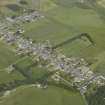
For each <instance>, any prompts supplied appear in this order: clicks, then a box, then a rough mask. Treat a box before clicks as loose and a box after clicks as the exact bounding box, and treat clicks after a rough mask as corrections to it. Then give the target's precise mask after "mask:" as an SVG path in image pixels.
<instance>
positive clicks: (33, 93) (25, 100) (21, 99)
mask: <svg viewBox="0 0 105 105" xmlns="http://www.w3.org/2000/svg"><path fill="white" fill-rule="evenodd" d="M15 97H17V98H15ZM71 100H72V101H71ZM23 104H25V105H34V104H37V105H49V104H50V105H77V104H78V105H84V103H83V101H82V98H81V96H80V94H79V93H75V92H71V91H67V90H64V89H62V88H57V87H54V86H50V87H48V88H47V89H44V90H43V89H37V88H35V87H32V88H30V87H28V86H23V87H20V88H17V90H16V92H14V93H12V94H11V95H10V96H7V97H6V98H5V100H3V101H2V103H1V105H23Z"/></svg>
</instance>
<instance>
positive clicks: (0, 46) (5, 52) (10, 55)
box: [0, 41, 18, 70]
mask: <svg viewBox="0 0 105 105" xmlns="http://www.w3.org/2000/svg"><path fill="white" fill-rule="evenodd" d="M16 60H18V56H16V53H15V52H14V49H13V48H11V47H9V46H8V45H7V44H5V43H3V42H1V41H0V69H1V70H2V69H4V68H6V67H8V66H9V65H10V64H12V63H14V62H15V61H16Z"/></svg>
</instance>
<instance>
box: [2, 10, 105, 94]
mask: <svg viewBox="0 0 105 105" xmlns="http://www.w3.org/2000/svg"><path fill="white" fill-rule="evenodd" d="M41 18H44V16H42V15H40V13H39V12H38V11H33V12H31V13H25V14H23V15H22V16H19V17H15V18H11V17H6V19H5V20H4V21H3V22H5V23H6V24H5V23H3V22H0V40H1V41H4V42H6V43H7V44H9V45H10V46H12V45H14V46H15V47H14V48H15V49H16V53H17V54H18V55H28V56H31V57H33V59H32V61H33V62H39V63H40V62H41V61H43V62H47V64H45V65H42V67H46V68H47V69H48V70H49V71H51V70H52V71H56V73H55V74H54V75H53V76H51V78H52V79H53V80H55V81H57V82H59V81H60V80H61V78H62V77H61V76H60V72H62V73H64V74H66V75H70V77H72V82H69V81H67V80H65V79H64V78H63V79H64V80H65V81H67V82H69V83H70V84H71V86H76V88H77V89H78V90H79V91H81V92H82V93H85V92H86V91H87V86H88V85H89V84H92V83H93V84H94V83H95V84H96V85H97V86H102V85H104V84H105V77H104V76H102V75H100V74H95V73H93V72H92V71H91V70H90V68H89V67H88V63H87V62H86V61H85V60H84V59H83V58H75V57H71V58H68V57H66V56H65V55H63V54H61V53H60V52H59V51H58V50H56V49H53V45H52V44H51V43H50V41H49V40H47V41H45V42H43V43H34V42H33V40H32V39H30V38H29V39H26V38H24V37H23V36H22V34H23V33H24V32H25V30H24V28H20V25H22V24H24V23H27V22H35V21H37V20H38V19H41ZM14 24H18V27H16V29H15V31H11V30H10V28H11V27H14ZM12 70H14V69H13V66H12V64H11V65H10V68H9V69H8V70H7V71H8V73H10V72H12ZM35 86H36V85H35ZM36 87H38V88H39V87H41V85H40V84H37V86H36Z"/></svg>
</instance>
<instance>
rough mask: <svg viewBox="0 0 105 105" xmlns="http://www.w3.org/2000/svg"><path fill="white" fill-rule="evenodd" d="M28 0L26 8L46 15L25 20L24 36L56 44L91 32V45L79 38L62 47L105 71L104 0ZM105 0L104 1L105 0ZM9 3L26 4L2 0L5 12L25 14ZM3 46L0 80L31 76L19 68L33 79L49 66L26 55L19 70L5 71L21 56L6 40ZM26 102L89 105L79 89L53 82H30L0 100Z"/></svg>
mask: <svg viewBox="0 0 105 105" xmlns="http://www.w3.org/2000/svg"><path fill="white" fill-rule="evenodd" d="M26 1H27V2H28V6H24V7H25V8H32V9H36V10H39V11H40V13H42V14H43V15H44V16H45V17H44V18H43V19H40V20H37V21H36V22H35V23H27V24H24V29H25V33H24V37H30V38H32V39H33V40H35V41H36V42H43V41H45V40H50V41H51V43H52V44H53V46H55V45H57V44H59V43H62V42H64V41H66V40H68V39H71V38H72V37H75V36H78V35H79V34H81V33H88V34H89V35H90V36H91V38H92V39H93V41H94V42H95V45H91V43H90V42H89V41H88V40H87V39H77V40H75V41H73V42H72V43H71V42H70V43H68V44H65V45H63V46H61V47H59V48H58V49H59V50H60V51H61V52H62V53H64V54H65V55H67V56H68V57H71V56H74V57H83V58H85V59H86V60H87V61H88V63H89V64H90V68H91V69H92V70H93V71H94V72H98V73H101V74H103V75H105V59H104V58H105V44H104V43H105V13H104V12H105V11H104V8H103V5H101V3H99V4H98V3H97V4H96V3H94V2H87V3H86V4H82V3H79V2H78V1H77V0H40V4H39V1H37V0H30V1H29V0H26ZM102 1H103V2H104V0H102ZM7 4H17V5H19V6H20V7H22V5H20V4H18V3H17V2H16V1H15V0H1V1H0V12H1V14H3V15H6V16H11V15H19V14H21V12H20V10H19V11H18V10H17V11H14V10H12V9H9V8H7V7H6V5H7ZM0 48H1V49H0V70H1V71H0V83H3V82H8V81H12V80H24V79H26V78H28V77H24V76H23V75H21V73H20V72H19V70H22V71H23V72H28V74H30V75H28V76H29V78H30V76H31V77H32V79H39V78H41V77H43V76H44V75H45V74H46V73H47V70H45V68H43V70H42V69H41V68H40V67H37V66H35V67H34V66H33V64H32V62H31V61H30V59H29V58H23V60H21V61H19V62H17V63H16V66H17V68H18V69H17V71H16V72H13V73H12V74H8V73H6V72H4V69H5V68H6V67H8V65H10V64H12V63H15V62H16V61H17V60H18V59H19V57H18V56H16V54H15V52H14V51H13V50H12V48H10V47H9V46H7V45H6V44H5V43H3V42H2V41H0ZM26 76H27V74H26ZM5 77H6V78H5ZM20 95H21V97H20ZM43 96H44V97H43ZM56 97H57V98H56ZM26 100H28V101H26ZM23 104H24V105H34V104H37V105H49V104H50V105H77V104H78V105H85V103H84V101H83V100H82V97H81V95H80V94H79V93H78V92H72V91H68V90H65V89H62V88H58V87H55V86H50V87H48V89H46V90H43V89H36V88H33V87H32V88H30V87H28V86H26V87H25V86H23V87H19V88H17V91H16V92H13V93H11V95H10V96H7V97H6V99H5V100H4V99H3V101H1V103H0V105H23Z"/></svg>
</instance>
